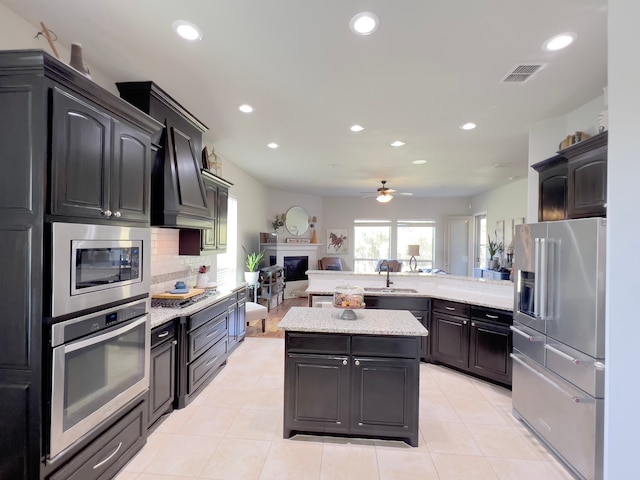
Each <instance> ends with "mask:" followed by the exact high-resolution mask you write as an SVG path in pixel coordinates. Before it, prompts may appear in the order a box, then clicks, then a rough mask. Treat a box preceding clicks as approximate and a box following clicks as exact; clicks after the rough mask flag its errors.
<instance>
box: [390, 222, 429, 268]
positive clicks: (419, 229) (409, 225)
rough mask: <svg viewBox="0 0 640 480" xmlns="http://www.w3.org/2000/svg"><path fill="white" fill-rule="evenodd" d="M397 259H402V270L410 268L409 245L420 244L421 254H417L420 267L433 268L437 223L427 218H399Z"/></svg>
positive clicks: (418, 266)
mask: <svg viewBox="0 0 640 480" xmlns="http://www.w3.org/2000/svg"><path fill="white" fill-rule="evenodd" d="M397 231H398V235H397V238H398V241H397V246H398V248H397V252H398V253H397V259H398V260H402V263H403V264H402V270H403V271H408V270H409V268H410V267H409V260H410V259H411V255H408V253H407V246H408V245H419V246H420V255H419V256H416V261H417V267H416V268H419V269H424V268H433V256H434V253H433V252H434V247H435V237H436V224H435V222H433V221H427V220H398V226H397Z"/></svg>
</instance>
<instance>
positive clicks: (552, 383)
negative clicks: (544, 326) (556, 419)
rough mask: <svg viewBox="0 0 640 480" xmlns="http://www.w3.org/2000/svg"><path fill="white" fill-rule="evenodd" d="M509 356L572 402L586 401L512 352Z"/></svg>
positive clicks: (586, 400)
mask: <svg viewBox="0 0 640 480" xmlns="http://www.w3.org/2000/svg"><path fill="white" fill-rule="evenodd" d="M509 356H510V357H511V358H512V359H513V360H515V361H516V362H518V363H519V364H520V365H522V366H523V367H524V368H526V369H527V370H529V371H530V372H531V373H533V374H534V375H536V376H538V377H540V379H541V380H543V381H545V382H546V383H548V384H549V385H551V386H552V387H553V388H555V389H556V390H558V391H559V392H560V393H562V394H563V395H564V396H566V397H567V398H568V399H570V400H571V401H572V402H573V403H587V402H588V399H586V398H580V397H576V396H574V395H571V394H570V393H569V392H567V391H566V390H565V389H564V388H562V387H561V386H560V385H558V384H557V383H556V382H554V381H553V380H551V379H550V378H547V377H546V376H544V375H543V374H541V373H540V372H538V371H537V370H536V369H534V368H531V367H530V366H529V365H527V364H526V363H525V362H523V361H522V360H520V359H519V358H518V357H517V356H516V355H514V354H513V353H510V354H509Z"/></svg>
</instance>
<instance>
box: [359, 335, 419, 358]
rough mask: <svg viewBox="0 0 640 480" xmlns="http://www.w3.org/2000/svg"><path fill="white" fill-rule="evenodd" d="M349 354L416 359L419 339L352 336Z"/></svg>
mask: <svg viewBox="0 0 640 480" xmlns="http://www.w3.org/2000/svg"><path fill="white" fill-rule="evenodd" d="M351 354H352V355H360V356H367V357H381V356H382V357H398V358H418V357H419V356H420V337H399V336H398V337H396V336H388V337H381V336H374V335H354V336H353V337H352V339H351Z"/></svg>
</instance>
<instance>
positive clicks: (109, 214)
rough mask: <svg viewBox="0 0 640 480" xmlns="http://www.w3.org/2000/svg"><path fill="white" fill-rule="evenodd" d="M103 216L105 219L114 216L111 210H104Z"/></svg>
mask: <svg viewBox="0 0 640 480" xmlns="http://www.w3.org/2000/svg"><path fill="white" fill-rule="evenodd" d="M102 215H104V216H105V217H110V216H111V215H113V214H112V213H111V210H103V211H102Z"/></svg>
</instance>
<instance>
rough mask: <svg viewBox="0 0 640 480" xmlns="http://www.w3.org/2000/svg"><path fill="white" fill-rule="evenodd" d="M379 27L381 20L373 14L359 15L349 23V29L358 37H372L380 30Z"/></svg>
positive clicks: (364, 13)
mask: <svg viewBox="0 0 640 480" xmlns="http://www.w3.org/2000/svg"><path fill="white" fill-rule="evenodd" d="M378 25H380V19H379V18H378V16H377V15H376V14H375V13H371V12H361V13H358V14H357V15H354V16H353V18H352V19H351V21H350V22H349V28H350V29H351V31H352V32H353V33H355V34H357V35H371V34H372V33H373V32H375V31H376V30H377V29H378Z"/></svg>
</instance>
